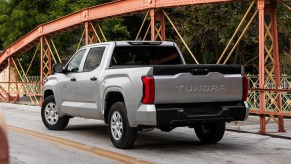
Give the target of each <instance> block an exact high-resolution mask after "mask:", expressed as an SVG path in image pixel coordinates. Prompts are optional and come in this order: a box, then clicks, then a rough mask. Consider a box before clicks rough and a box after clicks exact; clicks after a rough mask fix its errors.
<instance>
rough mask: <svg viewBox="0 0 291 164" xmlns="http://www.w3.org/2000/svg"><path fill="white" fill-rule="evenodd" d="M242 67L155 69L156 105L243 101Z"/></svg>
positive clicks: (218, 66) (180, 66) (182, 66)
mask: <svg viewBox="0 0 291 164" xmlns="http://www.w3.org/2000/svg"><path fill="white" fill-rule="evenodd" d="M242 73H243V68H242V66H240V65H179V66H177V65H175V66H174V65H172V66H154V67H153V75H154V79H155V104H169V103H203V102H227V101H229V102H231V101H242V94H243V84H242Z"/></svg>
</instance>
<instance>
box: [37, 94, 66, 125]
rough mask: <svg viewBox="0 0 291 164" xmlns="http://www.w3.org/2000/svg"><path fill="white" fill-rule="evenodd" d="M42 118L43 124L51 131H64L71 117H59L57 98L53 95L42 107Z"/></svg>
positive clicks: (46, 99) (45, 100)
mask: <svg viewBox="0 0 291 164" xmlns="http://www.w3.org/2000/svg"><path fill="white" fill-rule="evenodd" d="M41 118H42V122H43V124H44V125H45V126H46V127H47V128H48V129H49V130H63V129H64V128H65V127H66V126H67V125H68V123H69V117H67V116H62V117H61V116H59V115H58V111H57V105H56V102H55V97H54V96H53V95H51V96H48V97H47V98H45V99H44V102H43V103H42V107H41Z"/></svg>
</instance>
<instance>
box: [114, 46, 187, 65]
mask: <svg viewBox="0 0 291 164" xmlns="http://www.w3.org/2000/svg"><path fill="white" fill-rule="evenodd" d="M173 64H174V65H175V64H183V63H182V59H181V57H180V55H179V53H178V51H177V49H176V47H173V46H124V47H122V46H119V47H115V49H114V51H113V55H112V59H111V66H119V65H173Z"/></svg>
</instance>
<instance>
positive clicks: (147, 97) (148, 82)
mask: <svg viewBox="0 0 291 164" xmlns="http://www.w3.org/2000/svg"><path fill="white" fill-rule="evenodd" d="M141 80H142V83H143V97H142V100H141V102H142V103H143V104H153V103H154V100H155V79H154V77H152V76H143V77H141Z"/></svg>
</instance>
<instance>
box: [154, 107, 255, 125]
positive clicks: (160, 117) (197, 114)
mask: <svg viewBox="0 0 291 164" xmlns="http://www.w3.org/2000/svg"><path fill="white" fill-rule="evenodd" d="M156 111H157V127H158V128H163V127H179V126H191V125H194V124H196V123H197V122H199V121H225V122H230V121H244V120H246V119H247V118H248V115H249V107H248V105H247V103H245V102H227V103H200V104H167V105H156Z"/></svg>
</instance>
